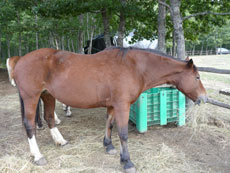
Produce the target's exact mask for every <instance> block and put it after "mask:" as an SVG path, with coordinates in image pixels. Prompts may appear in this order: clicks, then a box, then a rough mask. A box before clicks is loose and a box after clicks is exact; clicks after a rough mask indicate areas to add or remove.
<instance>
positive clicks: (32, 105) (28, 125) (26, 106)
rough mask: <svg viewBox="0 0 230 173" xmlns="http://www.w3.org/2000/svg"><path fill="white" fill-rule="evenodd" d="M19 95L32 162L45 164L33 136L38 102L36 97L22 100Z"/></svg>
mask: <svg viewBox="0 0 230 173" xmlns="http://www.w3.org/2000/svg"><path fill="white" fill-rule="evenodd" d="M19 97H20V103H21V113H22V121H23V123H24V127H25V129H26V133H27V136H28V142H29V146H30V152H31V154H32V155H33V157H34V163H35V164H37V165H45V164H46V163H47V161H46V159H45V158H44V157H43V155H42V154H41V153H40V151H39V148H38V145H37V141H36V138H35V135H36V125H35V113H36V106H37V103H38V99H26V100H25V101H24V100H23V98H22V97H21V96H20V95H19Z"/></svg>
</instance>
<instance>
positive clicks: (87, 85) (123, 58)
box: [14, 48, 207, 172]
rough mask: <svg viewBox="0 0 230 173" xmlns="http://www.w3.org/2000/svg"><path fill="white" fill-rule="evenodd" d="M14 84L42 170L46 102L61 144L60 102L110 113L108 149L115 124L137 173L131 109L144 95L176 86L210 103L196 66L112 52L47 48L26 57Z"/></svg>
mask: <svg viewBox="0 0 230 173" xmlns="http://www.w3.org/2000/svg"><path fill="white" fill-rule="evenodd" d="M14 75H15V82H16V84H17V87H18V90H19V94H20V97H21V106H22V118H23V122H24V126H25V128H26V132H27V135H28V141H29V144H30V150H31V153H32V155H33V156H34V161H35V163H36V164H38V165H43V164H45V163H46V160H45V158H44V157H43V155H42V154H41V153H40V151H39V148H38V146H37V143H36V139H35V123H34V122H35V121H34V120H35V112H36V107H37V103H38V100H39V98H40V97H41V98H42V100H43V102H44V108H45V120H46V121H47V123H48V126H49V128H50V132H51V135H52V137H53V139H54V142H55V143H56V144H60V145H65V144H67V141H66V140H65V139H64V138H63V137H62V135H61V133H60V132H59V130H58V129H57V127H55V123H54V108H55V99H58V100H59V101H61V102H62V103H64V104H67V105H70V106H71V107H77V108H95V107H107V114H108V116H107V122H106V133H105V137H104V146H105V147H106V151H107V152H108V153H113V152H112V151H114V147H113V145H112V140H111V131H112V128H113V122H114V121H115V122H116V124H117V129H118V135H119V137H120V142H121V150H120V151H121V153H120V156H121V158H120V159H121V163H123V164H124V169H125V171H126V172H135V167H134V164H133V163H132V162H131V160H130V155H129V152H128V146H127V140H128V120H129V109H130V104H132V103H134V102H135V100H136V99H137V98H138V96H139V95H140V94H141V93H142V92H143V91H145V90H147V89H149V88H152V87H155V86H158V85H161V84H165V83H167V84H172V85H175V86H176V87H177V89H178V90H180V91H181V92H183V93H184V94H185V95H186V96H187V97H189V98H190V99H192V100H193V101H196V102H199V101H201V100H202V101H204V102H205V101H206V99H207V96H206V91H205V89H204V87H203V85H202V83H201V81H200V79H199V73H198V71H197V69H196V67H195V65H194V64H193V61H192V60H189V61H179V60H176V59H174V58H170V57H167V56H166V55H165V54H162V53H160V52H156V51H149V50H144V49H136V48H135V49H132V48H109V49H106V50H104V51H102V52H99V53H97V54H93V55H82V54H75V53H71V52H67V51H61V50H55V49H50V48H43V49H39V50H35V51H33V52H30V53H28V54H26V55H25V56H23V57H21V58H20V60H19V61H18V62H17V64H16V66H15V71H14Z"/></svg>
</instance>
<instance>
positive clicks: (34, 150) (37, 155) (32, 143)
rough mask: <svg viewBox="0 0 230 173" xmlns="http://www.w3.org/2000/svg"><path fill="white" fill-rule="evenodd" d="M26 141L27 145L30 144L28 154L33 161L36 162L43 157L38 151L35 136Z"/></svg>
mask: <svg viewBox="0 0 230 173" xmlns="http://www.w3.org/2000/svg"><path fill="white" fill-rule="evenodd" d="M28 141H29V144H30V152H31V154H32V155H33V156H34V161H38V160H39V159H41V158H42V157H43V156H42V154H41V153H40V151H39V148H38V145H37V142H36V139H35V136H34V135H33V137H32V138H31V139H30V138H28Z"/></svg>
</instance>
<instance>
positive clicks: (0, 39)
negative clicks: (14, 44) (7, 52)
mask: <svg viewBox="0 0 230 173" xmlns="http://www.w3.org/2000/svg"><path fill="white" fill-rule="evenodd" d="M0 59H3V53H2V33H1V31H0Z"/></svg>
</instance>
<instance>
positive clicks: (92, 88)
mask: <svg viewBox="0 0 230 173" xmlns="http://www.w3.org/2000/svg"><path fill="white" fill-rule="evenodd" d="M51 88H55V90H52V89H51V90H49V92H50V93H51V94H52V95H53V96H54V97H55V98H56V99H58V100H59V101H60V102H62V103H64V104H66V105H69V106H71V107H77V108H94V107H103V106H107V103H108V102H109V100H110V96H109V90H108V87H105V86H103V85H102V84H100V83H97V82H95V81H90V82H89V81H85V82H84V81H80V80H79V81H78V82H73V81H72V80H67V81H62V82H61V84H56V85H55V87H53V86H52V87H51Z"/></svg>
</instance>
